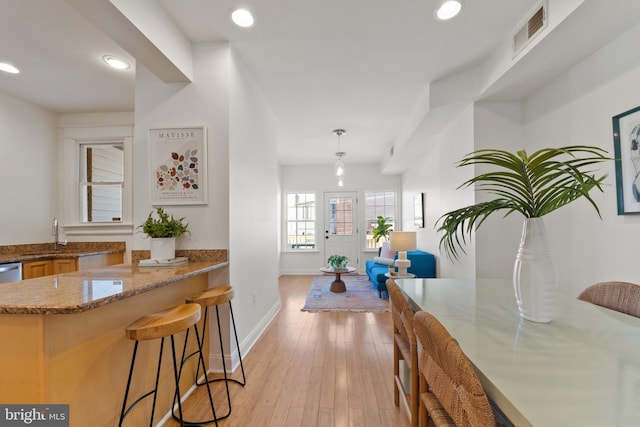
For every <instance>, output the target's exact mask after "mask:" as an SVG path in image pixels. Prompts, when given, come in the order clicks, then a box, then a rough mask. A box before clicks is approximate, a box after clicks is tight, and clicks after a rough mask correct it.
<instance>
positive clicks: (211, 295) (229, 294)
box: [182, 285, 247, 420]
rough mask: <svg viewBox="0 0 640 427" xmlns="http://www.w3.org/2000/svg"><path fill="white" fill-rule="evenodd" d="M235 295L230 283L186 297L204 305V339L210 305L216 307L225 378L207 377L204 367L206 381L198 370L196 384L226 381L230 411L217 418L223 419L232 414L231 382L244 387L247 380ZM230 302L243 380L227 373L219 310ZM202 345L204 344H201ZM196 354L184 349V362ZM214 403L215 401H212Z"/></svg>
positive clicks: (189, 301)
mask: <svg viewBox="0 0 640 427" xmlns="http://www.w3.org/2000/svg"><path fill="white" fill-rule="evenodd" d="M233 297H234V290H233V287H232V286H229V285H225V286H217V287H214V288H211V289H207V290H205V291H202V292H200V293H197V294H195V295H192V296H190V297H188V298H187V299H186V303H187V304H199V305H200V306H202V307H203V308H204V327H203V329H202V330H203V333H202V338H201V339H204V336H205V333H204V332H205V331H206V328H207V319H208V314H209V307H215V308H216V321H217V326H218V338H219V340H220V353H221V355H222V370H223V372H224V378H216V379H208V378H207V374H206V372H207V371H206V369H204V366H203V369H204V372H205V378H206V379H205V381H203V382H197V378H198V375H199V372H196V384H197V385H199V386H202V385H204V384H209V383H212V382H216V381H224V382H225V388H226V392H227V404H228V405H229V411H228V412H227V413H226V414H225V415H221V416H219V417H218V418H217V419H216V420H222V419H224V418H227V417H229V415H231V393H230V392H229V382H235V383H237V384H240V385H241V386H243V387H244V385H245V384H246V382H247V379H246V376H245V373H244V365H243V363H242V353H241V352H240V343H239V342H238V333H237V330H236V321H235V318H234V316H233V306H232V305H231V300H232V299H233ZM226 303H228V304H229V312H230V314H231V322H232V325H233V335H234V337H235V340H236V349H237V351H238V358H239V359H240V369H241V371H242V380H241V381H240V380H237V379H234V378H230V377H229V376H228V375H227V367H226V363H225V356H224V354H225V353H224V343H223V340H222V328H221V326H220V311H219V307H220V306H221V305H223V304H226ZM201 347H202V345H201ZM193 355H194V353H191V354H189V355H187V356H185V351H184V350H183V352H182V363H184V362H185V361H187V360H188V359H189V358H190V357H192V356H193ZM199 367H200V365H198V368H199ZM212 404H213V402H212Z"/></svg>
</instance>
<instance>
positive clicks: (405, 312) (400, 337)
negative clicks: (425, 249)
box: [386, 279, 420, 427]
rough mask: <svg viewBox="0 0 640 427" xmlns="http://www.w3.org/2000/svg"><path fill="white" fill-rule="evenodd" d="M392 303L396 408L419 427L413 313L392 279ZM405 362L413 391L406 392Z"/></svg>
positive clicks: (390, 293)
mask: <svg viewBox="0 0 640 427" xmlns="http://www.w3.org/2000/svg"><path fill="white" fill-rule="evenodd" d="M386 284H387V291H388V292H389V299H390V300H391V314H392V316H393V382H394V385H393V400H394V403H395V405H396V406H399V405H400V402H401V400H400V398H402V404H403V405H404V407H405V409H406V410H407V411H408V413H409V419H410V421H411V427H417V426H418V409H419V402H420V401H419V398H420V397H419V388H418V382H419V379H418V378H419V376H418V353H417V348H416V337H415V334H414V329H413V310H412V309H411V306H410V305H409V301H407V298H406V297H405V296H404V294H403V293H402V291H401V290H400V288H399V287H398V285H397V284H396V282H395V281H394V280H393V279H389V280H387V282H386ZM403 360H404V363H405V365H406V366H407V367H408V368H409V370H410V380H409V382H410V386H409V387H410V391H409V393H406V392H405V386H404V385H403V383H402V380H401V379H400V364H401V362H402V361H403Z"/></svg>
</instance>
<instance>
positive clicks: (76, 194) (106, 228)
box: [61, 126, 134, 236]
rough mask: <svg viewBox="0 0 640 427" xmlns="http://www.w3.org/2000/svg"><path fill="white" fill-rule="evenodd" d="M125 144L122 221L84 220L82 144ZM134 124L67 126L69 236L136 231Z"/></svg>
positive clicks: (64, 194)
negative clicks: (80, 183)
mask: <svg viewBox="0 0 640 427" xmlns="http://www.w3.org/2000/svg"><path fill="white" fill-rule="evenodd" d="M100 143H122V144H123V148H124V186H123V188H122V221H119V222H113V223H109V222H96V223H86V222H83V221H82V205H81V199H80V193H81V191H80V185H79V182H80V179H81V178H80V173H81V169H80V159H81V151H80V150H81V148H80V145H81V144H100ZM132 146H133V126H104V127H87V128H65V129H64V130H63V160H62V164H63V165H64V170H63V174H64V175H63V177H62V180H63V190H64V191H63V192H62V195H61V196H62V197H61V200H62V217H63V227H64V233H65V235H71V236H73V235H96V234H100V235H112V234H133V232H134V225H133V200H132V199H133V197H132V195H133V192H132V187H133V162H132V151H133V147H132Z"/></svg>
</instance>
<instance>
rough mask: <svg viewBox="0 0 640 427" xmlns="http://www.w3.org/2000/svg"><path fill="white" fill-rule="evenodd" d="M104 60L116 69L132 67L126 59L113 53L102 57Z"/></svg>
mask: <svg viewBox="0 0 640 427" xmlns="http://www.w3.org/2000/svg"><path fill="white" fill-rule="evenodd" d="M102 60H103V61H104V62H105V63H106V64H107V65H109V66H111V67H113V68H115V69H116V70H128V69H129V68H131V64H129V63H128V62H127V61H126V60H124V59H122V58H119V57H117V56H113V55H105V56H103V57H102Z"/></svg>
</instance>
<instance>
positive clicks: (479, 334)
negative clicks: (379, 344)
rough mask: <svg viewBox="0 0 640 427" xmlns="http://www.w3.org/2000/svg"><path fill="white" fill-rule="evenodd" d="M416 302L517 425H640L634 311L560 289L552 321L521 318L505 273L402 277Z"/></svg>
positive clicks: (639, 346)
mask: <svg viewBox="0 0 640 427" xmlns="http://www.w3.org/2000/svg"><path fill="white" fill-rule="evenodd" d="M396 283H398V285H399V287H400V288H401V289H402V291H403V292H404V293H405V295H406V297H407V298H408V300H409V302H410V303H411V305H412V306H413V308H414V310H424V311H428V312H429V313H431V314H432V315H434V316H435V317H436V318H437V319H438V320H440V322H441V323H442V324H443V325H444V327H445V328H447V330H448V331H449V332H450V333H451V335H452V336H453V337H454V338H455V339H456V340H457V341H458V342H459V343H460V347H461V348H462V350H463V351H464V352H465V354H466V355H467V357H468V358H469V360H470V361H471V363H472V364H473V366H474V368H475V370H476V372H477V374H478V377H479V379H480V382H481V383H482V385H483V387H484V388H485V391H486V393H487V394H488V395H489V397H490V398H491V399H492V400H494V402H495V403H496V404H497V405H498V406H499V407H500V408H501V409H502V411H503V412H504V413H505V415H507V416H508V417H509V419H510V420H511V421H512V422H513V423H514V424H515V425H516V426H518V427H519V426H536V427H554V426H558V427H570V426H580V427H589V426H594V427H596V426H597V427H625V426H633V427H637V426H640V319H639V318H635V317H632V316H628V315H625V314H622V313H618V312H616V311H613V310H609V309H605V308H602V307H598V306H596V305H593V304H590V303H587V302H584V301H580V300H578V299H576V298H574V297H568V296H563V295H561V296H560V297H559V298H558V302H557V314H556V316H555V318H554V320H553V321H552V322H550V323H547V324H543V323H535V322H531V321H528V320H523V319H521V318H520V316H519V313H518V308H517V305H516V301H515V296H514V291H513V285H512V282H511V281H510V280H502V279H475V280H474V279H399V280H397V281H396Z"/></svg>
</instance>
